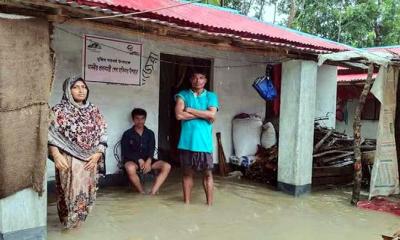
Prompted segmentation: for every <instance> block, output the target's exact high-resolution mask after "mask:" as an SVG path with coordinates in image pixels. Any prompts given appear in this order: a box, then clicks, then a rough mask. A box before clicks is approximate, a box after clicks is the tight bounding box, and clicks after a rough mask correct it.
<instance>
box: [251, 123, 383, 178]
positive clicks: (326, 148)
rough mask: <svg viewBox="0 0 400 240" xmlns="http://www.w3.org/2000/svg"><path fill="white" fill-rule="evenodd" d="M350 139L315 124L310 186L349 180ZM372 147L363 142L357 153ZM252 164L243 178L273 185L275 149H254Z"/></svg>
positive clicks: (276, 158) (351, 158)
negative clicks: (254, 156) (254, 155)
mask: <svg viewBox="0 0 400 240" xmlns="http://www.w3.org/2000/svg"><path fill="white" fill-rule="evenodd" d="M353 144H354V139H353V137H351V136H348V135H346V134H344V133H340V132H337V131H335V130H333V129H328V128H324V127H321V126H319V125H317V124H316V125H315V129H314V149H313V174H312V175H313V176H312V177H313V180H312V182H313V184H314V185H330V184H346V183H350V182H351V181H352V179H353V164H354V147H353ZM375 148H376V140H374V139H364V140H363V143H362V145H361V151H371V150H375ZM256 159H257V160H256V162H255V163H254V164H253V165H251V166H250V167H249V168H248V169H247V170H246V172H245V177H247V178H248V179H250V180H254V181H257V182H262V183H269V184H272V185H275V184H276V182H277V169H278V147H277V146H273V147H272V148H269V149H265V148H263V147H261V146H258V151H257V153H256Z"/></svg>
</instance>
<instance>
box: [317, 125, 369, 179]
mask: <svg viewBox="0 0 400 240" xmlns="http://www.w3.org/2000/svg"><path fill="white" fill-rule="evenodd" d="M375 148H376V140H374V139H364V140H363V142H362V145H361V151H362V152H364V151H371V150H375ZM353 164H354V138H353V137H352V136H348V135H346V134H344V133H340V132H337V131H335V130H333V129H328V128H324V127H321V126H319V125H318V124H316V125H315V129H314V151H313V176H312V177H313V179H312V183H313V185H330V184H332V185H337V184H347V183H351V182H352V181H353V177H354V167H353ZM363 169H364V170H365V171H368V166H363ZM368 176H369V172H365V174H364V177H366V178H368ZM366 181H367V182H369V181H368V179H366Z"/></svg>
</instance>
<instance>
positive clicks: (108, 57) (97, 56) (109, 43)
mask: <svg viewBox="0 0 400 240" xmlns="http://www.w3.org/2000/svg"><path fill="white" fill-rule="evenodd" d="M83 47H84V48H83V77H84V79H85V80H86V81H89V82H104V83H115V84H125V85H137V86H140V85H141V74H140V71H141V62H142V61H141V60H142V44H141V43H136V42H129V41H125V40H119V39H112V38H105V37H99V36H91V35H85V37H84V45H83Z"/></svg>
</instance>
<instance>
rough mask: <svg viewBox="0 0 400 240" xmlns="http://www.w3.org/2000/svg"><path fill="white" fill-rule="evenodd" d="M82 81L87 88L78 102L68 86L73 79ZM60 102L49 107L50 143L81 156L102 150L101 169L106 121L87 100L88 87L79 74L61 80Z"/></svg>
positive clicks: (84, 157)
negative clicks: (50, 111)
mask: <svg viewBox="0 0 400 240" xmlns="http://www.w3.org/2000/svg"><path fill="white" fill-rule="evenodd" d="M78 81H81V82H83V83H84V84H85V86H86V88H87V90H88V92H87V96H86V99H85V100H84V101H83V103H82V104H81V105H80V104H78V103H77V102H75V100H74V99H73V97H72V94H71V88H72V87H73V86H74V85H75V83H76V82H78ZM63 91H64V94H63V97H62V99H61V102H60V103H59V104H57V105H55V106H54V107H53V108H52V117H51V121H50V127H49V136H48V138H49V140H48V141H49V145H53V146H56V147H58V148H59V149H60V150H62V151H63V152H66V153H68V154H69V155H71V156H73V157H75V158H77V159H79V160H82V161H87V159H88V158H89V157H90V156H92V155H93V154H94V153H96V152H101V153H103V157H102V159H101V160H100V161H99V163H98V165H99V171H100V172H101V173H102V172H103V173H104V171H105V169H104V168H105V167H104V153H105V149H106V147H107V125H106V122H105V120H104V117H103V116H102V115H101V113H100V111H99V109H98V108H97V107H96V106H94V105H93V104H91V103H90V102H88V101H87V99H88V97H89V88H88V87H87V84H86V82H85V81H84V80H83V79H82V78H81V77H80V76H74V77H70V78H67V79H66V80H65V82H64V84H63Z"/></svg>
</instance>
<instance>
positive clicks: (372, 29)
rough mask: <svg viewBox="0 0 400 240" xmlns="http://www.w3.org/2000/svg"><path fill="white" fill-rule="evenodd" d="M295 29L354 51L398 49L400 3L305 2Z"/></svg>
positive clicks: (363, 0)
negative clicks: (387, 47)
mask: <svg viewBox="0 0 400 240" xmlns="http://www.w3.org/2000/svg"><path fill="white" fill-rule="evenodd" d="M285 7H286V9H287V8H288V6H285V5H283V9H285ZM292 27H293V28H295V29H297V30H300V31H303V32H307V33H311V34H315V35H318V36H321V37H324V38H328V39H331V40H334V41H339V42H341V43H346V44H349V45H351V46H354V47H372V46H386V45H396V44H399V43H400V0H378V1H376V0H359V1H357V0H353V1H350V0H347V1H345V0H319V1H313V0H304V1H303V4H302V5H300V6H299V9H298V11H297V14H296V17H295V20H294V22H293V25H292Z"/></svg>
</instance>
